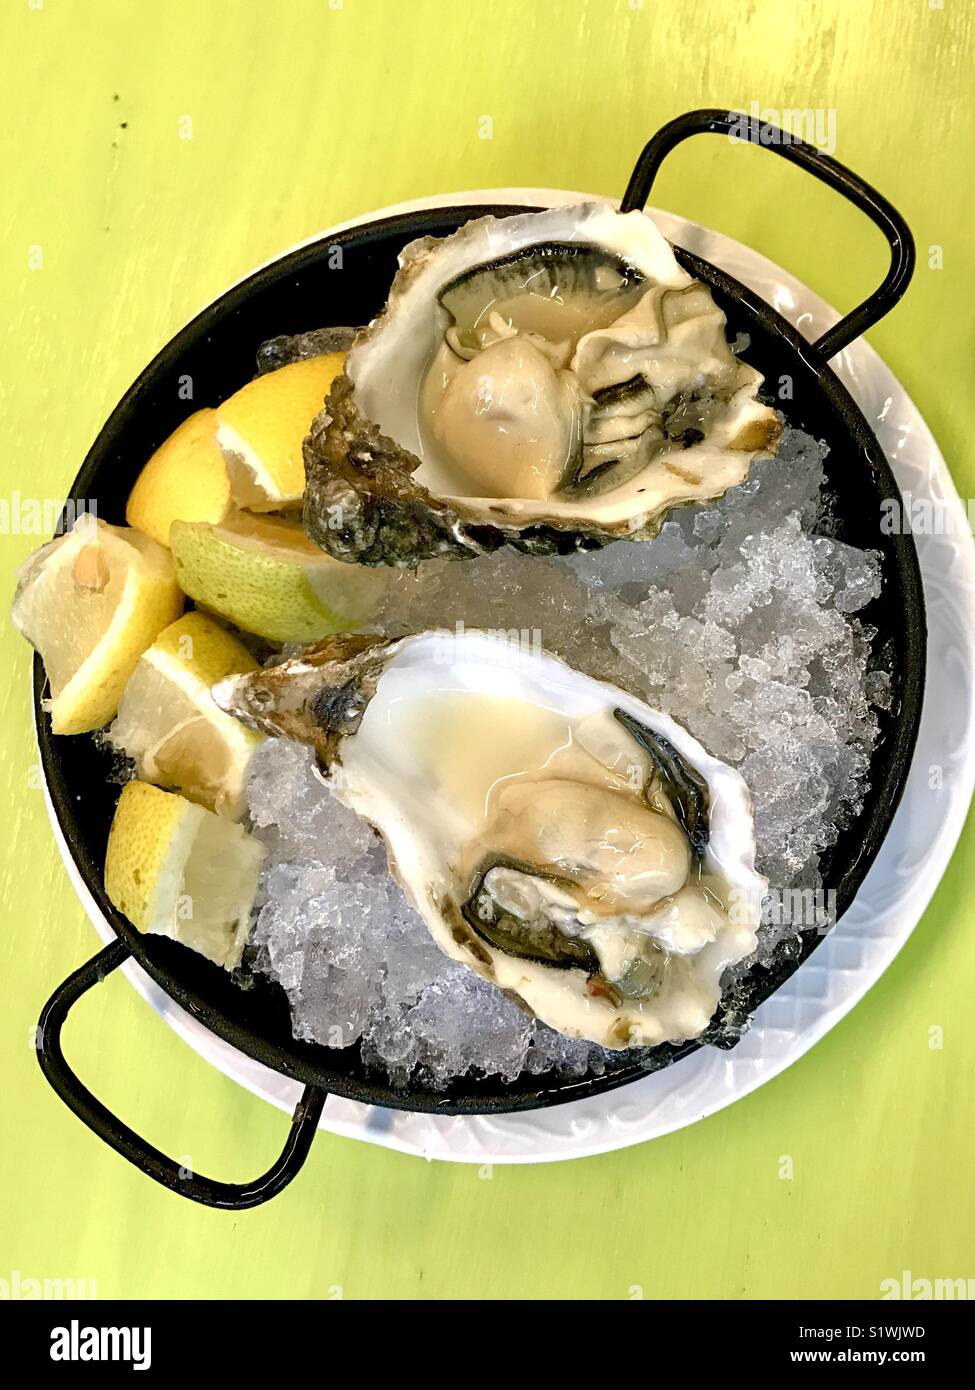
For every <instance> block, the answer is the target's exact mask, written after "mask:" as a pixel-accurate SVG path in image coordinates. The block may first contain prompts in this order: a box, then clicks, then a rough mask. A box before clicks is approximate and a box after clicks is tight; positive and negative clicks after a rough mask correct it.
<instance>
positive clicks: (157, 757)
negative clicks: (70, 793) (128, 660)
mask: <svg viewBox="0 0 975 1390" xmlns="http://www.w3.org/2000/svg"><path fill="white" fill-rule="evenodd" d="M256 665H257V663H256V662H255V660H254V658H253V657H252V656H251V654H250V652H249V651H248V650H247V648H246V647H245V646H244V645H243V643H242V642H240V641H238V639H237V638H236V637H233V636H231V634H230V633H229V632H226V631H225V630H224V629H223V628H222V627H221V626H220V625H219V623H216V622H214V620H213V619H212V618H208V617H207V616H206V615H205V614H204V613H187V614H185V615H184V616H183V617H182V618H179V619H177V621H176V622H175V623H171V624H170V626H169V627H167V628H164V629H163V631H162V632H161V633H160V634H159V636H158V637H157V638H156V640H155V642H153V644H152V646H151V647H148V648H147V649H146V650H145V651H144V652H143V654H142V656H141V657H140V658H139V662H138V664H137V666H136V668H135V670H134V671H133V673H132V675H131V677H130V679H129V683H128V685H127V686H126V687H125V691H124V693H123V695H122V699H121V702H120V704H119V710H118V716H117V718H116V720H115V722H114V724H112V726H111V728H110V729H109V731H108V738H109V741H110V742H111V743H112V744H113V745H114V746H115V747H116V748H119V749H120V750H121V751H122V752H123V753H126V754H127V755H128V756H129V757H130V758H132V759H133V761H134V762H135V768H136V773H137V775H138V776H139V777H140V778H141V779H142V780H143V781H144V782H154V783H155V784H156V785H157V786H162V787H170V788H172V789H173V790H174V791H178V792H181V793H182V795H183V796H185V797H188V798H189V800H190V801H198V802H199V803H200V804H201V805H202V806H206V807H207V809H208V810H210V811H216V812H218V813H219V814H221V815H226V816H230V817H232V818H234V819H239V818H240V817H241V816H242V815H243V814H244V811H245V809H246V808H245V803H244V780H245V777H246V774H247V764H248V763H249V762H250V757H251V754H252V753H253V751H254V749H255V748H256V747H257V745H258V744H259V743H260V742H261V738H260V735H259V734H255V733H253V732H252V731H251V730H249V729H245V728H244V727H243V725H241V724H240V723H238V721H237V720H236V719H233V718H231V716H230V715H228V714H224V713H223V711H222V710H220V709H218V708H217V706H216V705H215V704H214V703H213V700H212V699H211V697H210V687H211V685H214V684H215V683H216V682H217V681H218V680H221V679H222V677H224V676H228V675H230V674H231V673H232V672H236V671H252V670H253V669H254V667H255V666H256Z"/></svg>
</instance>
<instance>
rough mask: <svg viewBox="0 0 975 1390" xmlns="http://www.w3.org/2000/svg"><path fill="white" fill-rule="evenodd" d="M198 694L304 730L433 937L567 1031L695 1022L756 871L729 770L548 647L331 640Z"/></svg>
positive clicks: (268, 722) (751, 923) (481, 640)
mask: <svg viewBox="0 0 975 1390" xmlns="http://www.w3.org/2000/svg"><path fill="white" fill-rule="evenodd" d="M213 693H214V698H215V699H216V701H217V703H218V704H219V705H220V706H221V707H222V708H223V709H225V710H228V711H230V712H231V713H233V714H236V715H237V716H238V717H240V718H242V719H243V720H245V722H247V723H249V724H251V725H253V726H254V727H256V728H259V729H261V730H264V731H265V732H268V733H272V734H284V735H287V736H289V737H292V738H297V739H301V740H303V741H305V742H307V743H310V744H312V745H313V746H314V747H315V749H316V750H317V753H318V757H319V762H320V765H321V766H322V768H323V770H324V772H325V774H326V777H327V780H328V785H329V786H330V787H331V789H332V790H333V791H334V792H335V793H336V795H337V796H338V797H339V798H340V799H341V800H342V801H344V802H345V803H346V804H348V805H349V806H351V807H352V808H353V809H354V810H355V811H357V812H358V813H359V814H360V815H362V816H363V817H365V819H367V820H368V821H369V822H370V823H371V824H372V825H374V826H375V827H376V829H377V830H378V831H379V832H380V834H381V835H382V837H383V839H384V840H385V843H386V849H387V854H388V858H389V864H390V869H391V871H392V872H393V874H394V875H395V877H396V878H398V880H399V881H400V882H401V883H402V885H403V887H404V888H405V890H406V892H407V895H408V896H409V898H410V899H411V901H412V902H413V904H414V906H415V907H416V909H417V911H418V912H419V913H420V915H421V916H422V918H423V920H424V921H425V923H426V925H427V927H428V928H429V930H430V932H431V934H432V935H433V937H434V939H435V940H436V942H437V943H438V945H439V946H440V947H441V949H442V950H443V951H444V952H445V953H446V954H447V955H448V956H451V957H453V958H454V959H455V960H458V961H461V962H462V963H463V964H464V965H466V966H468V967H469V968H470V969H471V970H473V971H475V972H476V973H477V974H478V975H481V976H483V977H484V978H485V979H487V980H491V981H492V982H493V983H495V984H496V985H498V986H499V987H500V988H501V989H502V990H504V991H505V992H506V993H507V994H508V995H509V997H511V998H512V999H514V1000H516V1001H517V1002H519V1003H521V1004H522V1005H524V1006H525V1007H526V1008H527V1009H528V1010H530V1011H531V1012H532V1013H534V1014H536V1015H537V1016H538V1017H539V1018H540V1019H542V1020H543V1021H544V1022H545V1023H547V1024H549V1025H551V1026H552V1027H554V1028H557V1029H559V1030H560V1031H561V1032H563V1033H565V1034H568V1035H569V1036H571V1037H578V1038H588V1039H591V1040H592V1041H594V1042H597V1043H601V1044H602V1045H603V1046H605V1047H610V1048H623V1047H628V1046H631V1045H645V1046H653V1045H655V1044H657V1043H661V1042H667V1041H677V1040H682V1039H687V1038H695V1037H698V1036H699V1035H700V1034H701V1033H702V1032H703V1030H704V1029H705V1028H706V1026H707V1024H708V1022H709V1021H710V1019H711V1017H712V1015H713V1014H714V1011H715V1009H716V1007H717V1005H718V1002H719V998H720V978H721V974H722V972H723V971H724V969H725V967H726V966H728V965H730V964H732V963H734V962H737V961H740V960H742V959H743V958H744V957H745V956H747V955H749V954H750V953H751V952H752V951H753V950H754V948H755V944H756V935H755V931H756V927H757V925H758V922H759V917H760V911H761V900H762V897H763V894H764V891H765V889H766V886H767V885H766V882H765V880H764V879H762V878H761V877H760V876H759V875H758V874H757V873H756V872H755V867H754V863H755V859H754V855H755V844H754V833H753V821H752V813H751V803H750V799H749V796H748V792H747V789H746V787H745V784H744V782H743V781H742V779H741V777H740V776H739V774H738V773H737V772H735V771H733V770H732V769H731V768H729V767H726V766H725V765H724V764H723V763H721V762H719V761H718V760H717V759H715V758H713V757H711V756H710V755H709V754H708V753H706V752H705V750H704V749H703V748H702V747H701V745H700V744H699V743H698V742H697V741H696V740H695V739H694V738H692V737H691V735H690V734H688V733H687V731H686V730H685V729H683V728H681V726H680V725H679V724H677V723H675V722H674V721H673V720H672V719H670V718H668V717H667V716H666V715H663V714H660V713H658V712H656V711H654V710H652V709H650V708H648V707H647V706H646V705H644V704H642V703H641V701H639V700H636V699H634V698H633V697H632V696H630V695H628V694H626V693H625V692H624V691H622V690H618V689H616V688H614V687H613V686H610V685H607V684H605V683H603V682H600V681H597V680H594V679H592V678H590V677H589V676H585V675H583V674H581V673H580V672H578V671H576V670H574V669H573V668H572V667H570V666H567V665H565V664H564V663H563V662H562V661H560V660H558V659H557V658H555V657H553V656H549V655H547V654H545V653H543V652H541V651H538V650H525V649H524V648H523V647H522V646H520V645H519V644H518V643H515V642H512V641H510V640H508V639H507V638H504V637H498V636H495V635H492V634H489V633H485V632H477V631H466V632H460V633H448V632H428V633H423V634H420V635H418V636H413V637H406V638H401V639H399V640H398V641H392V642H390V641H385V640H383V639H380V638H375V637H368V636H338V637H333V638H329V639H327V640H326V641H324V642H322V643H320V644H318V645H317V646H315V647H311V648H309V649H308V650H307V651H306V652H305V653H304V654H303V655H302V656H301V657H298V658H296V659H294V660H291V661H288V662H285V663H284V664H283V665H281V666H278V667H274V668H270V669H265V670H258V671H254V672H251V673H249V674H247V675H244V676H234V677H230V678H228V679H227V680H225V681H222V682H220V684H219V685H217V686H215V687H214V692H213ZM323 850H324V852H325V853H327V846H323Z"/></svg>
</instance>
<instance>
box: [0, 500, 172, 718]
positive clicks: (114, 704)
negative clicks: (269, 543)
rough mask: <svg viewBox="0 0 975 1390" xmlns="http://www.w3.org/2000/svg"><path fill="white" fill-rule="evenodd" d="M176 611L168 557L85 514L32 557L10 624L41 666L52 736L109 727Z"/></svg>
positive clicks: (138, 534)
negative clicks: (138, 665)
mask: <svg viewBox="0 0 975 1390" xmlns="http://www.w3.org/2000/svg"><path fill="white" fill-rule="evenodd" d="M182 607H183V595H182V594H181V593H180V590H179V586H178V585H177V583H176V575H175V572H174V570H173V562H172V559H171V557H170V554H169V552H168V550H165V549H164V548H163V547H162V546H161V545H158V544H157V543H156V542H155V541H154V540H151V539H150V538H149V537H148V536H144V535H143V534H142V533H141V531H135V530H130V529H128V528H126V527H123V526H109V525H107V524H106V523H105V522H104V521H99V520H96V518H95V517H93V516H91V515H88V514H86V515H84V516H82V517H79V518H78V520H77V522H76V523H75V525H74V528H73V529H72V530H71V531H68V532H67V533H66V534H65V535H63V536H58V537H56V539H54V540H53V541H50V542H48V544H47V545H45V546H42V547H41V549H40V550H38V551H37V552H36V553H35V554H34V555H32V556H31V557H30V559H29V560H27V562H26V563H25V564H24V566H23V567H22V568H21V571H20V576H19V583H18V586H17V594H16V597H15V598H14V604H13V611H12V617H13V621H14V623H15V625H16V626H17V627H18V628H19V629H20V631H21V632H22V633H23V634H24V636H25V637H26V638H27V640H28V641H29V642H30V643H31V644H32V645H33V646H34V647H35V648H36V649H37V651H38V652H40V654H41V657H42V658H43V661H44V668H45V670H46V672H47V678H48V681H49V682H50V686H51V701H50V711H51V727H52V728H53V730H54V732H55V733H56V734H81V733H86V732H88V731H90V730H91V729H99V728H101V726H102V725H103V724H107V723H108V721H109V720H110V719H111V718H112V716H113V714H114V713H115V711H116V709H117V708H118V703H119V700H120V699H121V696H122V691H123V689H124V688H125V683H126V681H127V680H128V679H129V677H130V676H131V674H132V672H133V670H134V669H135V665H136V662H137V661H138V660H139V657H140V656H141V655H142V653H143V652H144V651H145V649H146V648H147V647H148V646H149V644H150V643H151V642H152V641H153V640H154V639H155V637H156V636H157V634H158V633H159V632H160V631H161V630H162V629H163V628H164V627H166V626H167V624H169V623H171V622H172V621H173V619H174V618H176V617H177V616H178V615H179V613H180V612H181V610H182Z"/></svg>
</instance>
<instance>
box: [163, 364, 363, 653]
mask: <svg viewBox="0 0 975 1390" xmlns="http://www.w3.org/2000/svg"><path fill="white" fill-rule="evenodd" d="M282 370H284V368H282ZM170 542H171V545H172V550H173V559H174V561H175V562H176V574H177V577H178V579H179V582H180V584H181V585H182V586H183V589H184V590H185V591H186V593H187V594H189V596H190V597H191V598H193V599H195V600H196V602H197V603H201V604H203V606H204V607H205V608H209V609H210V610H211V611H212V612H214V613H219V614H220V615H221V616H223V617H224V618H228V619H229V620H230V621H231V622H233V623H235V624H236V625H237V626H238V627H242V628H243V629H244V630H245V631H246V632H255V633H258V634H260V636H262V637H268V638H270V639H271V640H272V641H276V642H313V641H315V640H316V639H317V638H319V637H325V636H327V635H328V634H329V633H330V632H346V631H348V630H349V629H351V628H355V627H358V626H359V625H360V624H361V623H363V622H365V621H366V619H367V618H369V617H371V616H372V614H373V613H374V612H375V611H376V608H377V607H378V605H379V602H380V599H381V598H382V595H383V593H384V591H385V588H386V584H387V582H388V579H387V576H386V575H385V574H384V573H383V572H382V571H381V570H375V569H368V568H366V566H364V565H347V564H345V563H344V562H343V561H341V560H335V559H333V558H332V557H331V556H330V555H326V554H325V553H324V552H323V551H321V550H319V549H318V547H317V546H316V545H314V544H313V543H312V542H311V541H310V540H309V539H308V537H307V536H306V535H305V533H304V531H303V530H302V527H301V524H300V523H299V522H297V521H289V520H287V519H286V518H285V517H272V516H255V515H250V514H248V513H244V512H238V513H232V514H231V515H230V516H229V517H227V518H226V519H225V520H224V521H222V522H220V523H219V525H216V526H208V525H204V524H202V523H189V522H183V521H176V522H174V523H173V527H172V531H171V532H170Z"/></svg>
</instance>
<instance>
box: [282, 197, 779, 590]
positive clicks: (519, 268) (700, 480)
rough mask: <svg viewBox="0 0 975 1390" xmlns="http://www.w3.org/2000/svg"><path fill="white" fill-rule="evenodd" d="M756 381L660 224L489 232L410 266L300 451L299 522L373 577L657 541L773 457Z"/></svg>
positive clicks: (608, 213) (632, 219) (556, 217)
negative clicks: (429, 563)
mask: <svg viewBox="0 0 975 1390" xmlns="http://www.w3.org/2000/svg"><path fill="white" fill-rule="evenodd" d="M761 383H762V378H761V376H760V375H759V373H758V372H757V371H755V370H754V369H753V368H752V367H750V366H748V364H747V363H745V362H743V361H741V360H740V359H739V358H737V357H736V356H735V354H734V353H733V352H732V350H731V348H730V346H729V344H728V341H727V338H726V336H725V317H724V314H723V313H722V312H721V310H720V309H719V308H718V306H717V305H716V304H715V302H714V300H713V298H712V296H711V292H710V290H709V289H708V288H707V287H706V286H705V285H703V284H701V283H700V282H699V281H696V280H693V279H692V278H691V276H690V275H688V274H687V272H686V271H684V270H683V269H682V268H681V267H680V265H679V264H678V262H677V260H676V258H675V256H674V253H673V250H672V249H671V247H670V245H669V243H668V242H667V241H666V239H665V238H664V237H663V235H662V234H661V233H660V231H659V230H658V229H657V226H656V224H655V223H654V222H653V220H652V219H651V218H650V217H649V216H648V215H647V214H646V213H643V212H629V213H618V212H615V211H614V210H613V209H612V208H610V207H608V206H604V205H602V204H595V203H589V204H582V205H580V206H576V207H565V208H554V209H551V210H550V211H547V212H541V213H525V214H522V215H519V216H514V217H507V218H495V217H485V218H481V219H479V220H477V221H474V222H469V223H467V224H466V225H465V226H464V227H462V228H461V229H460V230H459V231H458V232H456V233H454V235H452V236H449V237H446V238H443V239H442V240H438V239H435V238H432V237H426V238H424V239H422V240H420V241H415V242H413V243H411V244H410V245H409V246H407V247H406V249H405V250H404V252H403V253H402V255H401V257H400V270H399V272H398V274H397V275H396V278H395V280H394V282H393V286H392V289H391V291H390V295H389V299H388V301H387V303H386V307H385V309H384V310H383V312H382V313H381V314H380V316H379V317H378V318H377V319H375V320H374V321H373V322H372V323H371V324H369V326H368V327H367V328H365V329H362V330H361V331H360V332H359V333H358V334H357V336H356V338H355V341H354V343H353V345H352V347H351V349H350V351H349V354H348V358H347V361H346V364H345V372H344V374H343V375H342V376H341V377H339V378H338V379H337V380H336V382H335V383H334V384H333V387H332V391H331V394H330V396H329V399H328V401H327V402H326V408H325V410H324V412H323V413H322V414H321V415H319V417H318V418H317V420H316V421H315V422H314V424H313V426H312V431H311V434H310V436H309V438H308V439H307V441H306V443H305V469H306V474H307V490H306V497H305V525H306V528H307V530H308V532H309V534H310V535H311V536H312V537H313V539H314V540H316V541H317V542H318V544H319V545H321V546H322V547H323V548H324V549H325V550H327V551H329V552H330V553H331V554H332V555H334V556H336V557H337V558H338V559H342V560H349V561H355V562H358V563H360V564H369V565H378V564H395V565H403V566H413V565H415V564H417V563H418V562H419V561H420V560H422V559H424V558H426V557H429V556H432V555H453V556H465V555H472V554H476V553H478V552H481V551H485V550H491V549H494V548H496V547H497V546H499V545H503V544H505V543H511V544H513V545H516V546H518V547H520V548H521V549H524V550H529V551H537V552H542V553H544V552H552V551H568V550H572V549H576V548H579V547H589V546H594V545H602V544H605V543H606V542H608V541H611V540H614V539H616V538H618V537H620V536H637V537H647V536H652V535H654V534H656V532H657V530H658V529H659V527H660V525H661V523H662V521H663V519H664V517H665V516H666V514H667V512H668V511H669V510H670V509H671V508H673V507H675V506H681V505H685V504H688V503H692V502H703V501H707V500H712V499H714V498H716V497H719V496H721V495H722V494H723V493H724V492H726V491H727V490H728V488H730V487H733V486H735V484H737V483H740V482H742V481H743V480H744V478H745V477H746V476H747V473H748V467H749V463H750V461H751V459H752V458H753V457H754V455H755V454H756V453H758V452H761V451H763V450H765V451H767V450H769V449H771V448H772V447H774V445H775V442H776V440H777V438H778V435H779V432H780V424H779V420H778V417H777V416H776V414H775V412H774V411H773V410H772V409H771V408H770V407H768V406H766V405H763V404H762V403H761V402H760V401H759V400H758V399H757V392H758V389H759V387H760V386H761Z"/></svg>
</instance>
